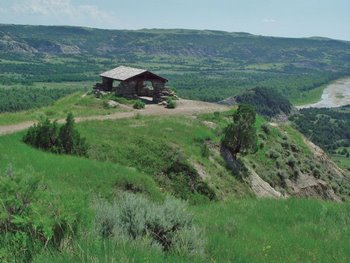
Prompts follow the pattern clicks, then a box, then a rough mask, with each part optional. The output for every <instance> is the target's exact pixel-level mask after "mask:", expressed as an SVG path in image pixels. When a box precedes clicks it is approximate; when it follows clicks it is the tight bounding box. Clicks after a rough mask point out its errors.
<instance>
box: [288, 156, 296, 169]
mask: <svg viewBox="0 0 350 263" xmlns="http://www.w3.org/2000/svg"><path fill="white" fill-rule="evenodd" d="M296 163H297V160H296V159H295V158H294V157H293V156H289V157H288V159H287V160H286V164H287V165H288V166H289V167H291V168H294V167H295V165H296Z"/></svg>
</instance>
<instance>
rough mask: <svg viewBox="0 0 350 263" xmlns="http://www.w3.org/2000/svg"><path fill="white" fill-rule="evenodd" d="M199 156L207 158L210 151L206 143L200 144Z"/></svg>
mask: <svg viewBox="0 0 350 263" xmlns="http://www.w3.org/2000/svg"><path fill="white" fill-rule="evenodd" d="M201 155H202V157H204V158H209V155H210V150H209V147H208V145H207V144H206V143H203V144H201Z"/></svg>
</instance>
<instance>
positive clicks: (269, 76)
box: [0, 25, 350, 103]
mask: <svg viewBox="0 0 350 263" xmlns="http://www.w3.org/2000/svg"><path fill="white" fill-rule="evenodd" d="M0 60H1V62H0V72H1V75H0V83H3V84H4V85H6V84H9V83H12V84H13V83H22V84H24V85H30V84H31V83H33V82H42V81H52V82H57V81H86V80H88V81H92V82H93V81H96V80H98V73H99V72H101V71H103V70H106V69H109V68H112V67H115V66H116V65H119V64H127V65H131V66H136V67H145V68H148V69H150V70H153V71H156V72H159V73H162V74H164V75H165V76H166V77H168V78H169V80H170V85H172V86H173V87H175V88H176V89H177V90H178V92H179V94H180V96H183V97H185V98H191V99H201V100H207V101H219V100H222V99H224V98H226V97H229V96H233V95H236V94H237V93H238V92H240V91H241V90H243V89H246V88H254V87H255V86H259V85H263V86H267V87H271V88H275V89H278V90H280V91H281V92H282V93H284V95H286V96H288V97H289V99H291V100H292V101H293V102H294V103H303V102H306V101H315V100H317V99H318V98H319V97H320V95H321V92H322V85H324V84H326V83H328V82H329V81H331V80H333V79H335V78H338V77H340V76H344V75H349V74H350V62H349V61H350V42H346V41H339V40H332V39H319V38H316V39H315V38H301V39H293V38H277V37H264V36H255V35H251V34H247V33H229V32H221V31H208V30H206V31H196V30H181V29H174V30H156V29H154V30H147V29H144V30H136V31H130V30H101V29H92V28H80V27H64V26H51V27H49V26H22V25H0ZM57 72H59V73H60V74H57ZM320 87H321V88H320Z"/></svg>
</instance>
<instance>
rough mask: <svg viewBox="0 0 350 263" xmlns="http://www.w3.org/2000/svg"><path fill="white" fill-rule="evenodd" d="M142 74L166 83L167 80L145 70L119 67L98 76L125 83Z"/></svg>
mask: <svg viewBox="0 0 350 263" xmlns="http://www.w3.org/2000/svg"><path fill="white" fill-rule="evenodd" d="M143 73H148V74H150V75H152V76H154V77H157V78H159V79H162V80H165V81H167V79H165V78H163V77H161V76H158V75H156V74H154V73H152V72H150V71H148V70H146V69H139V68H131V67H125V66H119V67H117V68H114V69H111V70H108V71H106V72H103V73H101V74H100V76H101V77H105V78H109V79H114V80H119V81H125V80H128V79H131V78H133V77H136V76H138V75H141V74H143Z"/></svg>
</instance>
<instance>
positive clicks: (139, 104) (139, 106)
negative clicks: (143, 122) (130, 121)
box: [133, 100, 145, 110]
mask: <svg viewBox="0 0 350 263" xmlns="http://www.w3.org/2000/svg"><path fill="white" fill-rule="evenodd" d="M133 108H134V109H137V110H140V109H143V108H145V103H144V102H143V101H141V100H137V101H136V102H135V103H134V105H133Z"/></svg>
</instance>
